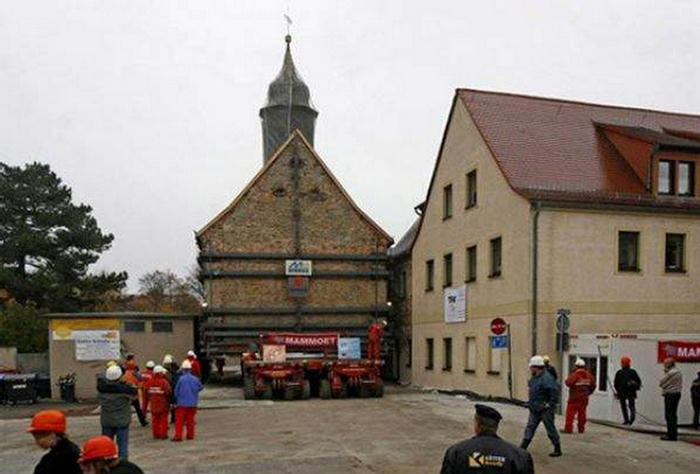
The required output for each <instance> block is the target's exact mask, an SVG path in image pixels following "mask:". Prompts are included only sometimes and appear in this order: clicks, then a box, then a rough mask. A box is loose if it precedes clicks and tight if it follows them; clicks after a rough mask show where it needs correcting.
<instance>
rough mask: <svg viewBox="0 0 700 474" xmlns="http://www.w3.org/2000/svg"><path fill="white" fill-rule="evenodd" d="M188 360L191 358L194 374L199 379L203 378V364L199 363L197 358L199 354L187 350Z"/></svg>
mask: <svg viewBox="0 0 700 474" xmlns="http://www.w3.org/2000/svg"><path fill="white" fill-rule="evenodd" d="M187 360H189V361H190V364H192V371H191V372H192V375H194V376H195V377H197V378H198V379H201V378H202V365H201V364H200V363H199V360H197V355H196V354H195V353H194V351H187Z"/></svg>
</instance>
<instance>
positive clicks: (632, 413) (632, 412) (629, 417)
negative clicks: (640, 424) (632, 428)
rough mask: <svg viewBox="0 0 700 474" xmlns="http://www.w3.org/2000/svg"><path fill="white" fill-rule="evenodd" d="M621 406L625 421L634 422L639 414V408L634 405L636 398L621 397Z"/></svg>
mask: <svg viewBox="0 0 700 474" xmlns="http://www.w3.org/2000/svg"><path fill="white" fill-rule="evenodd" d="M628 405H629V414H628V413H627V406H628ZM620 408H622V419H623V420H624V421H625V423H628V424H630V425H631V424H632V423H634V419H635V418H636V416H637V408H636V407H635V406H634V398H631V397H620Z"/></svg>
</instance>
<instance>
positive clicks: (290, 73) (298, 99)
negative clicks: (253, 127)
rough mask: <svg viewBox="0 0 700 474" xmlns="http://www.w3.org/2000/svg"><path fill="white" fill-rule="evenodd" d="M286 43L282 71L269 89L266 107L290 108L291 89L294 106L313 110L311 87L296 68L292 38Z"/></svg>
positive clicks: (288, 38) (286, 39) (289, 37)
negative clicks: (291, 45)
mask: <svg viewBox="0 0 700 474" xmlns="http://www.w3.org/2000/svg"><path fill="white" fill-rule="evenodd" d="M285 41H286V42H287V49H286V51H285V52H284V61H283V62H282V69H280V72H279V74H277V77H275V79H274V80H273V81H272V82H271V83H270V85H269V87H268V88H267V101H266V102H265V107H275V106H280V105H282V106H288V105H289V97H290V88H291V98H292V105H300V106H304V107H309V108H311V109H313V108H314V107H313V104H312V103H311V94H310V92H309V86H307V85H306V83H305V82H304V80H303V79H302V78H301V75H300V74H299V71H297V68H296V66H294V60H293V59H292V51H291V48H290V43H291V42H292V37H291V36H289V35H287V37H286V38H285Z"/></svg>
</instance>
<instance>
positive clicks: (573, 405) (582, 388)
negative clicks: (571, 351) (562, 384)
mask: <svg viewBox="0 0 700 474" xmlns="http://www.w3.org/2000/svg"><path fill="white" fill-rule="evenodd" d="M566 386H567V387H569V401H568V402H567V404H566V421H565V423H564V431H565V432H567V433H572V432H573V431H574V417H575V416H578V432H579V433H583V432H584V430H585V429H586V408H587V407H588V397H589V396H590V395H591V393H593V392H595V388H596V383H595V379H594V378H593V375H591V373H590V372H589V371H588V370H586V369H585V368H583V367H581V368H578V369H576V370H575V371H574V372H573V373H572V374H571V375H569V376H568V377H567V379H566Z"/></svg>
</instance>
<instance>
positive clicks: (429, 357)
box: [425, 337, 435, 370]
mask: <svg viewBox="0 0 700 474" xmlns="http://www.w3.org/2000/svg"><path fill="white" fill-rule="evenodd" d="M433 349H434V344H433V338H432V337H429V338H427V339H426V340H425V370H433V367H434V366H435V354H434V353H433Z"/></svg>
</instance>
